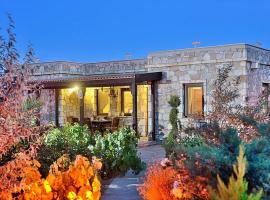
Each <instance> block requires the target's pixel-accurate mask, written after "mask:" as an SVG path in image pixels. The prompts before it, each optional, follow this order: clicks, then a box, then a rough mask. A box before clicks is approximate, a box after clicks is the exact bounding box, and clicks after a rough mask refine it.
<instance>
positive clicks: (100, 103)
mask: <svg viewBox="0 0 270 200" xmlns="http://www.w3.org/2000/svg"><path fill="white" fill-rule="evenodd" d="M161 77H162V73H161V72H154V73H129V74H108V75H94V76H82V77H78V78H68V79H67V78H65V79H57V80H56V79H55V80H47V81H43V82H42V84H43V85H44V89H53V90H54V91H55V92H54V93H55V124H56V125H57V126H62V125H64V124H65V123H67V122H78V123H80V124H81V125H83V124H88V125H89V123H91V126H93V127H94V128H97V126H103V125H104V126H106V127H108V128H109V127H110V126H111V128H112V129H115V128H117V127H124V126H130V127H132V128H133V129H134V130H135V131H136V133H137V134H138V135H139V136H151V137H152V139H153V140H155V133H156V131H157V129H156V124H157V115H156V111H157V108H156V106H157V103H156V101H157V100H156V96H157V95H156V93H157V81H159V80H161ZM101 122H102V123H101Z"/></svg>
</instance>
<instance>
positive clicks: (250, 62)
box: [32, 44, 270, 139]
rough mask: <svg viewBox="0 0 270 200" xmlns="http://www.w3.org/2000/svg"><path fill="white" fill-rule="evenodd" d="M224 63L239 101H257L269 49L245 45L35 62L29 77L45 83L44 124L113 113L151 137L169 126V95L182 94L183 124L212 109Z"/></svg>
mask: <svg viewBox="0 0 270 200" xmlns="http://www.w3.org/2000/svg"><path fill="white" fill-rule="evenodd" d="M228 64H230V65H232V66H233V67H232V71H231V74H230V75H231V77H232V78H238V79H239V80H240V84H239V92H240V97H239V98H238V100H237V101H239V102H238V103H241V104H242V105H245V104H251V105H253V104H255V103H256V101H257V100H258V96H259V95H260V94H261V91H262V90H263V89H264V88H265V87H268V86H269V84H270V51H269V50H266V49H263V48H260V47H256V46H252V45H248V44H234V45H224V46H213V47H203V48H192V49H183V50H173V51H163V52H155V53H149V54H148V56H147V58H145V59H137V60H123V61H111V62H99V63H74V62H45V63H36V64H34V67H33V74H32V80H33V81H36V82H40V83H42V85H43V89H42V91H41V94H40V98H41V100H42V101H43V102H44V105H43V108H42V109H43V113H44V114H43V115H42V116H43V119H42V122H43V123H45V122H49V121H51V122H53V123H55V124H56V125H63V124H65V123H66V122H70V119H71V118H73V119H76V120H77V121H79V122H80V123H84V121H85V120H86V119H91V120H93V121H95V120H96V118H99V119H102V117H104V118H105V117H117V118H119V126H132V127H133V128H134V129H135V130H137V132H138V134H140V135H141V136H151V137H153V139H154V138H155V134H156V133H157V132H158V127H159V126H160V125H161V126H163V127H164V129H165V131H166V130H169V129H170V125H169V111H170V109H171V108H170V106H169V104H168V100H169V98H170V96H171V95H178V96H179V97H180V98H181V105H180V106H179V111H180V114H179V119H180V120H181V122H182V123H183V124H187V123H188V122H189V119H190V116H192V115H194V114H203V113H207V112H209V111H211V93H212V90H213V83H214V81H215V79H216V77H217V72H218V69H219V68H221V67H223V66H224V65H228Z"/></svg>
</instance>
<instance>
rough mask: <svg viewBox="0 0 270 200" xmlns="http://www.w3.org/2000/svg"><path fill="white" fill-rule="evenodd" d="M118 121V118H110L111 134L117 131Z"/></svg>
mask: <svg viewBox="0 0 270 200" xmlns="http://www.w3.org/2000/svg"><path fill="white" fill-rule="evenodd" d="M119 121H120V119H119V117H113V118H112V124H111V127H110V130H111V132H114V131H117V130H118V128H119Z"/></svg>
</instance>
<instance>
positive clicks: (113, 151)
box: [89, 128, 145, 177]
mask: <svg viewBox="0 0 270 200" xmlns="http://www.w3.org/2000/svg"><path fill="white" fill-rule="evenodd" d="M137 145H138V138H137V136H136V133H135V132H134V131H132V130H131V129H130V128H122V129H120V130H118V131H116V132H114V133H111V134H107V135H105V136H104V137H102V136H101V135H100V134H97V135H96V136H95V145H92V146H89V149H90V150H91V153H92V154H93V155H95V156H97V157H98V158H101V160H102V163H103V169H102V172H103V176H105V177H111V176H114V175H117V174H119V173H120V174H125V173H126V172H127V171H128V170H129V169H131V170H133V171H134V172H135V173H136V174H138V173H139V172H140V171H141V170H142V169H144V167H145V164H144V163H143V162H142V161H141V159H140V157H139V156H138V154H137Z"/></svg>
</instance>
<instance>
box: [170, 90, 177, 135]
mask: <svg viewBox="0 0 270 200" xmlns="http://www.w3.org/2000/svg"><path fill="white" fill-rule="evenodd" d="M168 103H169V104H170V106H171V107H172V108H171V111H170V115H169V121H170V124H171V126H172V129H171V133H172V134H173V137H174V138H176V135H177V134H178V113H179V111H178V106H179V105H180V98H179V97H178V96H175V95H172V96H171V98H170V100H169V101H168Z"/></svg>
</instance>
